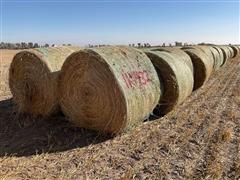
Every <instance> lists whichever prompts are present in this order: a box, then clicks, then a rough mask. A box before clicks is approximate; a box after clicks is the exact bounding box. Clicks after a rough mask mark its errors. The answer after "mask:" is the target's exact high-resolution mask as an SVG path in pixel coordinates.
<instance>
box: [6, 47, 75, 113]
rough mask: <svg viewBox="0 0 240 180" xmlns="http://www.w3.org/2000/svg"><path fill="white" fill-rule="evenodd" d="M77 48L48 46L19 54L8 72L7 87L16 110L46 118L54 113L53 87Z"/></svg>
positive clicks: (54, 96) (54, 92)
mask: <svg viewBox="0 0 240 180" xmlns="http://www.w3.org/2000/svg"><path fill="white" fill-rule="evenodd" d="M79 49H80V48H78V47H52V48H38V49H31V50H26V51H21V52H19V53H18V54H16V55H15V56H14V58H13V61H12V63H11V66H10V70H9V86H10V90H11V92H12V95H13V99H14V101H15V103H16V104H17V106H18V108H19V111H20V112H22V113H28V114H31V115H33V116H38V115H40V116H49V115H51V114H52V113H55V112H57V111H58V100H57V92H58V90H57V84H58V74H59V70H60V69H61V66H62V64H63V62H64V60H65V59H66V57H67V56H68V55H70V54H71V53H73V52H74V51H75V50H79Z"/></svg>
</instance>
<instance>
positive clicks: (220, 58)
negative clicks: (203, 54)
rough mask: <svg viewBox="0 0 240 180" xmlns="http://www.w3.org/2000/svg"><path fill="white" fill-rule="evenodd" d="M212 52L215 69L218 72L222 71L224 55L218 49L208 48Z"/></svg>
mask: <svg viewBox="0 0 240 180" xmlns="http://www.w3.org/2000/svg"><path fill="white" fill-rule="evenodd" d="M208 47H209V49H210V51H211V52H212V55H213V57H214V65H213V69H214V70H218V69H220V67H221V65H222V61H223V54H220V53H219V51H218V50H217V49H216V48H213V47H212V46H208Z"/></svg>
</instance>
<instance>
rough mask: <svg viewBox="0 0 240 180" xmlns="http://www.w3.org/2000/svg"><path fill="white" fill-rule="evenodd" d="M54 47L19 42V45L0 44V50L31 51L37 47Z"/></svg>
mask: <svg viewBox="0 0 240 180" xmlns="http://www.w3.org/2000/svg"><path fill="white" fill-rule="evenodd" d="M50 46H52V47H54V46H55V45H54V44H52V45H49V44H44V45H39V44H38V43H32V42H29V43H26V42H21V43H6V42H1V44H0V49H31V48H39V47H50Z"/></svg>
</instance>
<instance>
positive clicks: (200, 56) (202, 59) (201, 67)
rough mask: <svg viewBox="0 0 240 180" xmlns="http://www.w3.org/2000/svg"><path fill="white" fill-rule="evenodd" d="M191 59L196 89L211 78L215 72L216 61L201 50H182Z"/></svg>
mask: <svg viewBox="0 0 240 180" xmlns="http://www.w3.org/2000/svg"><path fill="white" fill-rule="evenodd" d="M182 49H183V50H184V51H185V52H186V53H187V54H188V55H189V56H190V57H191V60H192V63H193V68H194V88H193V90H196V89H198V88H200V87H201V86H202V85H203V84H204V83H205V82H206V81H207V80H208V79H209V77H210V75H211V73H212V71H213V65H214V59H213V58H209V56H208V55H207V54H206V53H205V52H204V51H203V50H201V49H198V48H182Z"/></svg>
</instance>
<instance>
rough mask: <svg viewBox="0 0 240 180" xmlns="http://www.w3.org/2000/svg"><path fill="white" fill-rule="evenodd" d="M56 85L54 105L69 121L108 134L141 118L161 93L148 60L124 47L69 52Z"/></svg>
mask: <svg viewBox="0 0 240 180" xmlns="http://www.w3.org/2000/svg"><path fill="white" fill-rule="evenodd" d="M59 85H60V89H59V90H60V105H61V108H62V111H63V113H64V114H65V115H66V116H67V117H69V120H70V121H71V122H73V123H74V124H75V125H77V126H79V127H84V128H87V129H93V130H98V131H101V132H106V133H112V134H117V133H120V132H122V131H126V130H129V129H132V127H134V126H136V125H137V124H139V123H140V122H142V121H143V120H145V118H147V117H148V116H149V115H150V113H151V112H152V111H153V109H154V108H155V107H156V105H157V104H158V101H159V99H160V95H161V91H160V82H159V79H158V76H157V72H156V71H155V69H154V67H153V65H152V63H151V61H150V60H149V58H148V57H147V56H146V55H145V54H144V53H143V52H141V51H140V50H137V49H135V48H130V47H124V46H123V47H122V46H121V47H114V46H109V47H102V48H94V49H85V50H80V51H78V52H75V53H73V54H72V55H70V56H69V57H68V58H67V60H66V61H65V63H64V64H63V67H62V70H61V74H60V84H59Z"/></svg>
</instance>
